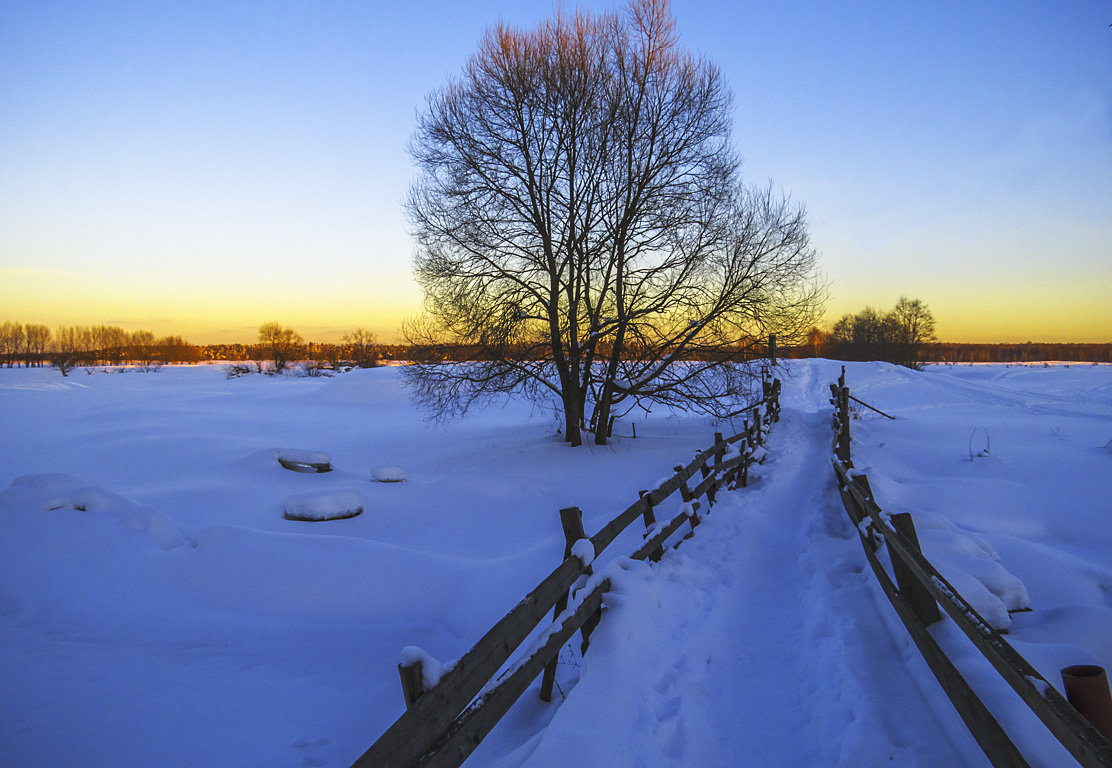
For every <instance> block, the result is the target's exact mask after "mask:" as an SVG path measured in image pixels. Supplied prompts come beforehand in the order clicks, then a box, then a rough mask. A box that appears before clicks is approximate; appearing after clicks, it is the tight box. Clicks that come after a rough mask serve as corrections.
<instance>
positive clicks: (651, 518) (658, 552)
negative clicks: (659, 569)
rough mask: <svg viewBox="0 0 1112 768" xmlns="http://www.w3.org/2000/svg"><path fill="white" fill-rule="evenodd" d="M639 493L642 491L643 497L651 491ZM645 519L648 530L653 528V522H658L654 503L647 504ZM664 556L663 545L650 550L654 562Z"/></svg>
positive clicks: (650, 557)
mask: <svg viewBox="0 0 1112 768" xmlns="http://www.w3.org/2000/svg"><path fill="white" fill-rule="evenodd" d="M639 493H640V496H641V498H645V496H646V495H648V493H649V492H648V491H640V492H639ZM644 520H645V530H646V531H648V530H649V529H651V528H652V527H653V524H654V523H656V514H655V513H654V512H653V506H652V504H649V503H646V504H645V512H644ZM663 556H664V549H663V547H657V548H656V549H654V550H651V551H650V552H649V559H650V560H652V561H653V562H654V563H656V562H660V558H661V557H663Z"/></svg>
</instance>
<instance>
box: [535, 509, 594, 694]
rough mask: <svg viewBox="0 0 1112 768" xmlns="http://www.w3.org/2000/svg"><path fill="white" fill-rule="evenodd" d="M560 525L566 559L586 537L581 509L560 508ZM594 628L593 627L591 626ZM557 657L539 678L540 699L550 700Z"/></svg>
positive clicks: (559, 608) (562, 603)
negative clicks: (576, 543)
mask: <svg viewBox="0 0 1112 768" xmlns="http://www.w3.org/2000/svg"><path fill="white" fill-rule="evenodd" d="M560 526H561V527H562V528H563V529H564V559H565V560H567V559H568V558H569V557H571V548H572V545H573V544H575V542H577V541H579V540H580V539H585V538H587V532H586V531H584V530H583V511H582V510H580V509H579V507H565V508H564V509H561V510H560ZM587 573H591V567H590V566H587ZM569 597H570V593H568V594H565V595H562V596H561V597H560V599H559V600H557V601H556V607H555V608H553V610H552V619H553V621H555V620H556V619H557V618H559V616H560V614H561V613H563V612H564V611H566V610H567V608H568V598H569ZM596 623H597V622H596ZM586 626H587V625H586V624H584V625H583V627H584V635H583V638H584V640H583V642H584V645H585V644H586V638H587V634H589V633H588V632H587V629H586ZM591 629H594V627H591ZM558 661H559V658H558V657H557V658H553V659H552V661H550V662H548V666H546V667H545V668H544V676H543V677H542V678H541V701H546V702H547V701H552V685H553V683H555V682H556V664H557V663H558Z"/></svg>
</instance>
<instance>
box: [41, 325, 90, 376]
mask: <svg viewBox="0 0 1112 768" xmlns="http://www.w3.org/2000/svg"><path fill="white" fill-rule="evenodd" d="M88 350H89V334H88V332H87V329H84V328H81V327H79V326H76V325H71V326H65V325H63V326H59V327H58V330H56V331H55V332H54V334H53V338H52V339H51V344H50V364H51V365H53V366H54V367H55V368H57V369H58V372H59V373H61V374H62V376H66V375H68V374H69V372H70V370H72V369H73V368H74V366H76V365H77V364H78V363H79V362H81V360H82V358H83V357H84V356H85V355H86V354H87V353H88Z"/></svg>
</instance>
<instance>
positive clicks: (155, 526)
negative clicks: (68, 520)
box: [0, 473, 189, 549]
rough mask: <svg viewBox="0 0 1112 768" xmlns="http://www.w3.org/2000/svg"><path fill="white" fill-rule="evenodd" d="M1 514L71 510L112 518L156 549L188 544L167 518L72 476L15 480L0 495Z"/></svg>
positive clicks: (41, 475)
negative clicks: (145, 539) (11, 511)
mask: <svg viewBox="0 0 1112 768" xmlns="http://www.w3.org/2000/svg"><path fill="white" fill-rule="evenodd" d="M2 510H13V511H14V510H25V511H32V512H64V511H66V510H71V511H75V512H92V513H96V514H104V515H112V516H115V517H116V518H117V519H118V520H119V523H120V525H121V526H123V527H124V528H128V529H130V530H133V531H142V532H144V533H146V534H147V535H148V536H149V537H150V539H151V540H152V541H153V542H154V543H155V544H156V545H157V546H158V547H159V548H160V549H174V548H175V547H180V546H182V545H183V544H185V543H187V542H189V537H188V536H186V534H185V533H184V532H183V531H182V529H181V527H180V526H179V525H178V523H177V522H176V521H175V520H174V519H173V518H171V517H170V516H169V515H166V514H165V513H163V512H158V511H156V510H153V509H150V508H147V507H141V506H139V505H138V504H136V503H135V502H133V501H131V500H130V499H126V498H124V497H123V496H120V495H119V494H116V493H112V492H111V491H106V490H104V489H103V488H98V487H96V486H93V485H89V484H87V483H86V482H85V481H84V480H82V479H81V478H79V477H74V476H73V475H63V474H52V473H48V474H36V475H24V476H22V477H17V478H16V479H14V480H12V487H11V488H9V489H8V490H6V491H4V492H2V493H0V511H2Z"/></svg>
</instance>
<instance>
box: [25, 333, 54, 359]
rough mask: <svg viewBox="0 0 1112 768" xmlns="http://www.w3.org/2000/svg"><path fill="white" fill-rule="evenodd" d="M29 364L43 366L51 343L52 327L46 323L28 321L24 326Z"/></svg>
mask: <svg viewBox="0 0 1112 768" xmlns="http://www.w3.org/2000/svg"><path fill="white" fill-rule="evenodd" d="M24 338H25V340H26V341H25V343H26V350H27V352H26V359H27V364H28V365H32V364H34V365H35V366H36V367H41V366H42V364H43V360H44V358H45V357H46V350H47V347H48V346H49V344H50V328H48V327H47V326H45V325H39V324H36V323H28V324H27V325H26V326H24Z"/></svg>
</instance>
